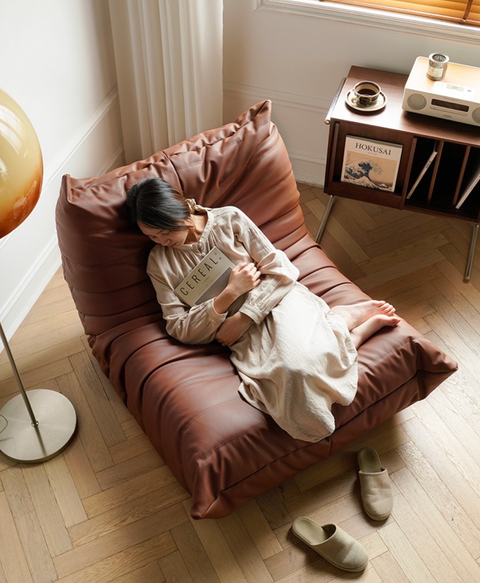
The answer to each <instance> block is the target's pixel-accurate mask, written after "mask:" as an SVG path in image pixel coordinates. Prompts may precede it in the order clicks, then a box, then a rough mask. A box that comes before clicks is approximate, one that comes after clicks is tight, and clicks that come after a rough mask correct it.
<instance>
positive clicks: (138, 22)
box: [109, 0, 223, 163]
mask: <svg viewBox="0 0 480 583" xmlns="http://www.w3.org/2000/svg"><path fill="white" fill-rule="evenodd" d="M109 7H110V18H111V23H112V32H113V43H114V51H115V63H116V70H117V79H118V91H119V100H120V110H121V118H122V128H123V139H124V144H125V158H126V162H127V163H130V162H134V161H135V160H140V159H143V158H146V157H148V156H150V155H151V154H153V153H155V152H157V151H159V150H162V149H163V148H165V147H167V146H171V145H173V144H175V143H177V142H179V141H181V140H183V139H185V138H188V137H191V136H193V135H195V134H197V133H199V132H202V131H204V130H207V129H211V128H215V127H218V126H220V125H222V123H223V82H222V63H223V59H222V45H223V0H109Z"/></svg>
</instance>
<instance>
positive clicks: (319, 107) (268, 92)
mask: <svg viewBox="0 0 480 583" xmlns="http://www.w3.org/2000/svg"><path fill="white" fill-rule="evenodd" d="M223 94H224V96H228V95H235V94H236V95H240V96H241V97H243V98H248V99H249V100H250V101H251V102H252V105H253V102H254V101H255V103H258V102H259V101H263V100H264V99H271V100H272V101H273V102H275V103H277V104H278V105H281V106H284V107H293V108H295V109H302V110H305V111H313V112H315V113H322V112H325V113H327V111H328V109H329V107H330V101H327V100H326V99H320V98H318V97H310V96H308V95H301V94H300V93H288V92H285V91H277V90H275V89H266V88H264V87H253V86H251V85H242V84H239V83H227V82H225V83H224V84H223Z"/></svg>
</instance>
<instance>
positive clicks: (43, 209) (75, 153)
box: [0, 0, 123, 351]
mask: <svg viewBox="0 0 480 583" xmlns="http://www.w3.org/2000/svg"><path fill="white" fill-rule="evenodd" d="M0 55H1V59H0V87H1V88H2V90H3V91H5V92H6V93H8V94H9V95H10V96H11V97H13V99H15V100H16V101H17V103H18V104H19V105H20V106H21V107H22V108H23V110H24V111H25V113H26V114H27V116H28V117H29V118H30V120H31V122H32V124H33V126H34V128H35V130H36V132H37V135H38V138H39V141H40V146H41V148H42V153H43V162H44V182H43V192H42V195H41V197H40V200H39V202H38V204H37V206H36V208H35V209H34V210H33V212H32V214H31V215H30V216H29V217H28V218H27V219H26V220H25V221H24V223H22V224H21V225H20V226H19V227H18V228H17V229H16V230H15V231H14V232H13V233H11V234H10V235H7V236H6V237H4V238H3V239H2V240H0V281H1V285H0V320H1V321H2V324H3V327H4V329H5V332H6V333H7V336H8V337H11V335H12V334H13V333H14V331H15V330H16V328H17V327H18V325H19V324H20V323H21V321H22V320H23V318H24V317H25V315H26V314H27V313H28V311H29V309H30V308H31V306H32V305H33V303H34V302H35V301H36V299H37V298H38V296H39V295H40V293H41V292H42V291H43V289H44V287H45V285H46V284H47V283H48V281H49V280H50V279H51V277H52V275H53V274H54V273H55V271H56V270H57V269H58V267H59V266H60V255H59V251H58V247H57V240H56V233H55V204H56V201H57V198H58V192H59V188H60V181H61V177H62V175H63V174H65V173H68V174H71V175H72V176H75V177H82V176H91V175H98V174H101V173H103V172H104V171H105V170H106V169H109V168H112V167H115V166H117V165H119V164H121V163H123V146H122V138H121V126H120V114H119V106H118V96H117V89H116V76H115V64H114V57H113V48H112V39H111V30H110V21H109V12H108V0H41V1H39V0H15V1H13V0H0ZM0 351H1V347H0Z"/></svg>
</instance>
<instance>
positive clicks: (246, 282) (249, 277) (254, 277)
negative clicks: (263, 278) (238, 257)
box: [227, 263, 261, 298]
mask: <svg viewBox="0 0 480 583" xmlns="http://www.w3.org/2000/svg"><path fill="white" fill-rule="evenodd" d="M260 275H261V274H260V271H259V270H258V269H257V268H256V267H255V263H239V264H238V265H236V266H235V267H234V269H232V273H231V274H230V277H229V279H228V284H227V288H229V289H230V290H231V291H232V292H233V293H235V294H236V295H237V298H239V297H240V296H241V295H243V294H245V293H247V292H249V291H250V290H251V289H253V288H254V287H257V285H258V284H259V283H260Z"/></svg>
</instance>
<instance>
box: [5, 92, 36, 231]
mask: <svg viewBox="0 0 480 583" xmlns="http://www.w3.org/2000/svg"><path fill="white" fill-rule="evenodd" d="M42 180H43V161H42V152H41V149H40V144H39V142H38V138H37V134H36V133H35V130H34V128H33V126H32V124H31V122H30V120H29V119H28V117H27V116H26V115H25V112H24V111H23V109H22V108H21V107H20V106H19V105H18V104H17V103H16V102H15V101H14V100H13V99H12V98H11V97H10V96H9V95H8V94H7V93H5V92H4V91H2V90H1V89H0V238H1V237H4V236H5V235H8V233H10V232H11V231H13V230H14V229H15V228H16V227H18V225H19V224H20V223H22V222H23V221H24V220H25V219H26V218H27V217H28V215H29V214H30V213H31V212H32V210H33V209H34V207H35V205H36V204H37V201H38V197H39V196H40V191H41V188H42Z"/></svg>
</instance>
